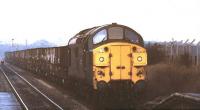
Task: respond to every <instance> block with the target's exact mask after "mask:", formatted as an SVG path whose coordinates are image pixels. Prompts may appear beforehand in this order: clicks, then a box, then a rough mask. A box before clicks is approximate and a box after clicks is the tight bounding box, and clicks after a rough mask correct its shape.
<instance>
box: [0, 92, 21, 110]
mask: <svg viewBox="0 0 200 110" xmlns="http://www.w3.org/2000/svg"><path fill="white" fill-rule="evenodd" d="M0 110H22V108H21V105H20V103H19V102H18V100H17V99H16V97H15V95H14V94H13V93H12V92H0Z"/></svg>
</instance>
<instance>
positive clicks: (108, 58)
mask: <svg viewBox="0 0 200 110" xmlns="http://www.w3.org/2000/svg"><path fill="white" fill-rule="evenodd" d="M91 40H92V44H89V48H90V50H91V51H92V53H93V75H94V76H93V84H94V85H93V86H94V88H95V89H101V88H104V87H105V86H109V85H111V86H112V84H113V83H115V82H121V83H124V82H129V83H130V84H131V85H134V84H137V83H141V82H143V81H144V80H145V71H144V66H146V65H147V54H146V49H145V48H144V47H143V45H144V44H143V39H142V37H141V36H140V35H139V34H138V33H136V32H135V31H134V30H132V29H130V28H128V27H125V26H121V25H117V24H112V25H110V26H108V27H106V28H102V29H99V31H97V32H96V33H94V35H93V37H92V38H91ZM137 85H138V84H137Z"/></svg>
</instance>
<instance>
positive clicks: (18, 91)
mask: <svg viewBox="0 0 200 110" xmlns="http://www.w3.org/2000/svg"><path fill="white" fill-rule="evenodd" d="M0 70H1V71H2V72H3V74H4V76H5V77H6V79H7V81H8V82H9V84H10V86H11V87H12V90H13V92H14V94H15V95H16V97H17V99H18V100H19V102H20V103H21V105H22V108H23V109H24V110H31V109H37V110H38V109H40V110H47V109H48V110H49V109H51V110H52V109H53V110H63V108H62V107H61V106H59V105H58V104H57V103H56V102H54V101H53V100H51V99H50V98H49V97H48V96H46V95H45V94H44V93H42V92H41V91H40V90H39V89H38V88H37V87H35V86H34V85H32V84H31V83H30V82H29V81H27V80H26V79H25V78H24V77H22V76H21V75H19V74H18V73H17V72H16V71H15V70H13V69H12V68H10V67H7V66H5V65H4V66H1V67H0Z"/></svg>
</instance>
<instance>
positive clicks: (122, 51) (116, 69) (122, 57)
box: [110, 45, 131, 80]
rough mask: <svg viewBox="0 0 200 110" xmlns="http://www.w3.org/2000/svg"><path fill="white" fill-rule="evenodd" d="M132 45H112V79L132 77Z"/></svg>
mask: <svg viewBox="0 0 200 110" xmlns="http://www.w3.org/2000/svg"><path fill="white" fill-rule="evenodd" d="M130 53H131V50H130V46H126V45H125V46H118V45H117V46H111V51H110V54H111V57H110V63H111V64H110V65H111V67H110V69H111V80H127V79H131V57H130Z"/></svg>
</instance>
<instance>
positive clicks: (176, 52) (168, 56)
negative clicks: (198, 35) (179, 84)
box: [146, 40, 200, 65]
mask: <svg viewBox="0 0 200 110" xmlns="http://www.w3.org/2000/svg"><path fill="white" fill-rule="evenodd" d="M194 41H195V40H193V41H192V42H189V40H186V41H185V42H183V41H179V42H178V41H170V42H154V43H152V42H149V43H147V44H146V48H147V49H148V50H149V54H150V56H151V55H152V54H156V56H154V57H157V58H159V57H164V58H163V59H165V61H167V62H168V63H183V64H188V65H190V64H192V65H200V50H199V48H200V42H198V43H197V44H194ZM153 50H157V51H153ZM161 54H163V55H161ZM154 59H155V58H154ZM159 59H160V58H159Z"/></svg>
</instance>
